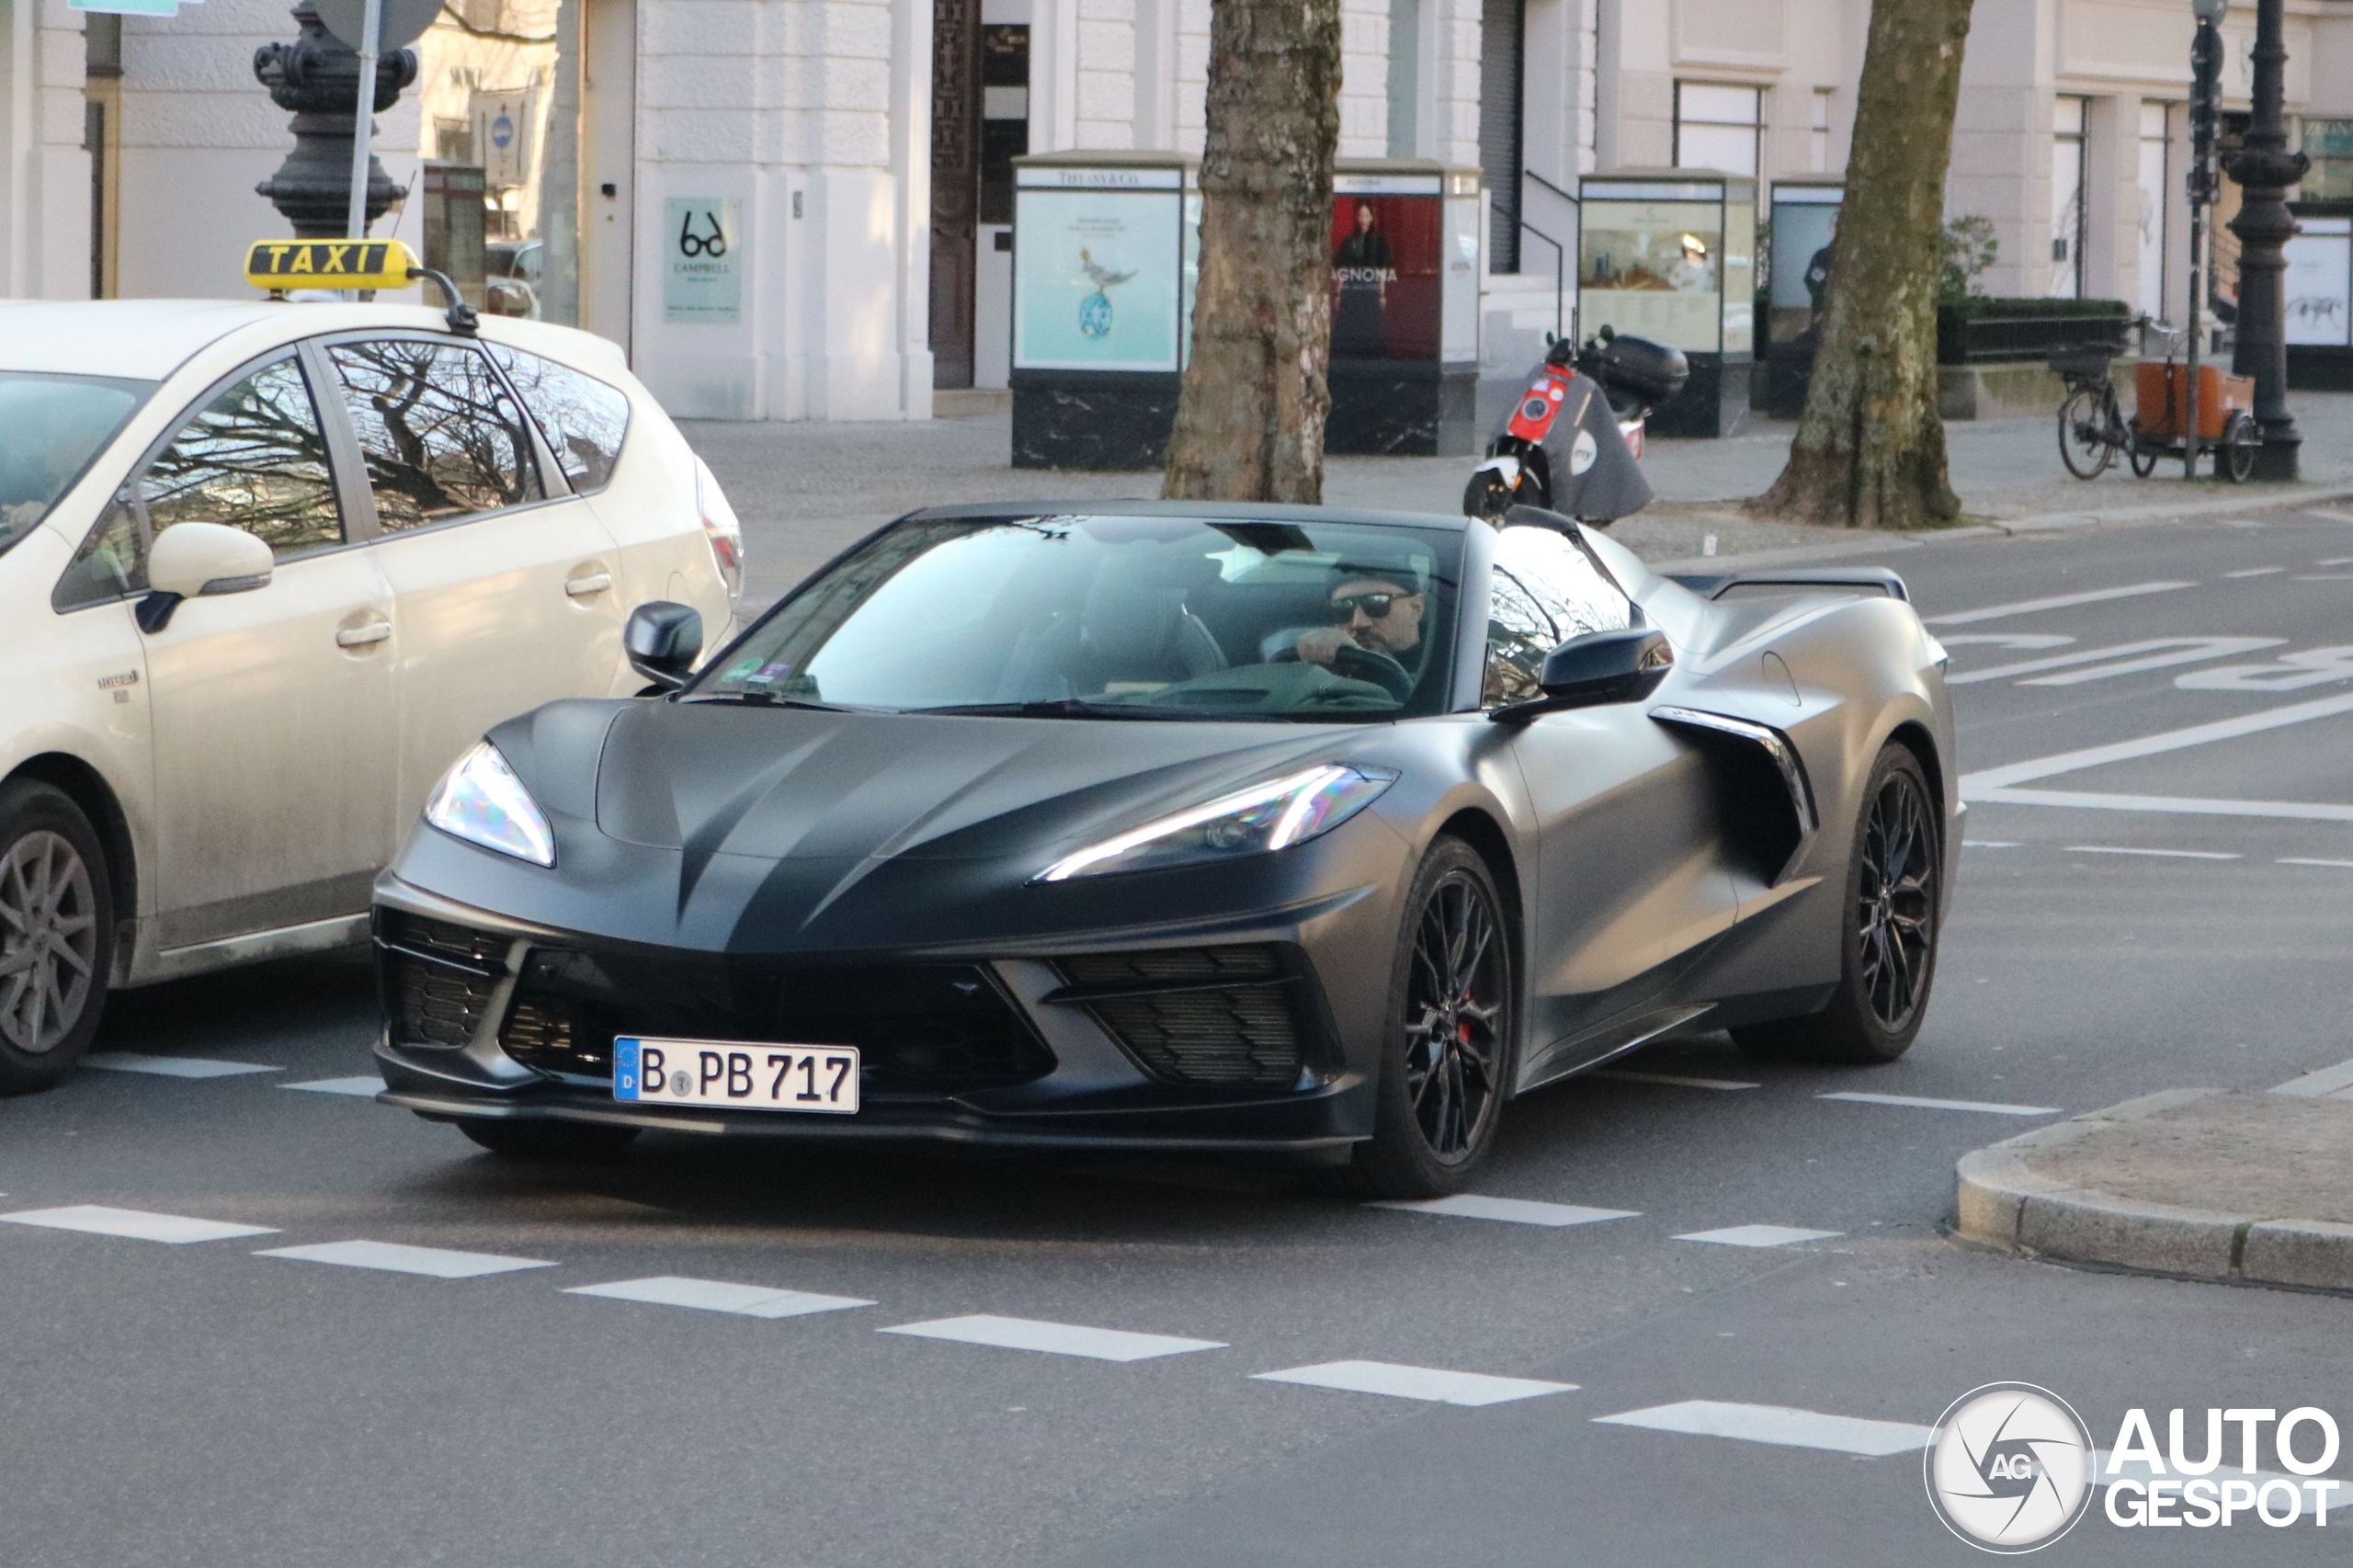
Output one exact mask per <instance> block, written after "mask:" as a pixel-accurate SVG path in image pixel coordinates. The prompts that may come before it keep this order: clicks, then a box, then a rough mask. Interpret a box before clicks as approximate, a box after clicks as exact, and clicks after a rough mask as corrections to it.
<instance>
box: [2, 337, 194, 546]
mask: <svg viewBox="0 0 2353 1568" xmlns="http://www.w3.org/2000/svg"><path fill="white" fill-rule="evenodd" d="M154 390H155V383H153V381H119V380H115V379H112V378H104V377H98V376H63V375H41V374H38V373H35V372H31V371H24V370H0V555H6V554H7V553H8V547H9V546H11V545H13V544H15V543H16V542H17V540H20V539H23V538H24V537H25V536H26V535H27V534H29V533H31V532H32V531H33V528H35V526H37V525H38V524H39V523H40V520H41V518H42V517H46V516H48V514H49V511H50V508H51V507H52V506H56V505H57V503H58V501H59V500H60V499H61V498H62V497H63V495H64V494H65V493H66V492H67V491H68V490H71V489H72V488H73V487H74V483H75V482H76V481H77V480H79V479H80V478H81V477H82V473H83V471H84V470H85V469H87V468H88V467H89V466H90V463H91V460H93V459H95V458H96V457H97V455H98V452H99V450H100V449H102V448H104V447H105V446H106V444H107V443H108V441H110V440H112V439H113V438H114V433H115V432H116V431H118V430H119V429H121V428H122V426H123V422H124V421H126V420H128V419H129V418H130V417H131V414H132V412H133V411H134V410H136V409H137V408H138V407H139V405H140V404H141V403H144V402H146V401H147V394H148V393H149V392H153V391H154Z"/></svg>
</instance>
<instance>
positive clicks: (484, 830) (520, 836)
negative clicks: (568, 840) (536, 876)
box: [425, 741, 555, 866]
mask: <svg viewBox="0 0 2353 1568" xmlns="http://www.w3.org/2000/svg"><path fill="white" fill-rule="evenodd" d="M425 820H426V822H429V823H431V824H433V825H434V826H435V827H438V828H439V829H440V830H441V831H442V832H444V833H446V834H448V835H450V836H451V837H453V838H462V839H464V840H465V841H466V842H467V843H469V844H479V845H481V846H483V848H484V849H495V850H497V851H498V852H499V853H500V854H501V855H512V856H514V857H515V858H517V859H518V860H529V862H531V864H533V865H534V866H552V865H554V864H555V834H554V833H553V832H552V831H551V829H550V828H549V827H548V819H547V815H546V813H544V812H541V811H540V803H539V802H538V801H534V800H532V799H531V792H530V791H529V790H526V789H524V788H523V781H522V780H521V779H520V778H516V777H515V770H514V769H513V768H511V767H507V766H506V758H505V757H503V756H499V755H498V748H497V747H496V746H494V745H492V744H490V743H489V742H488V741H480V742H477V743H476V744H475V745H474V748H473V750H472V751H470V752H468V753H466V755H465V756H461V757H460V758H459V759H458V763H457V766H456V767H452V768H450V769H449V772H447V773H445V774H443V775H442V776H441V782H440V783H439V784H438V785H436V786H435V787H434V790H433V798H432V799H431V800H429V801H426V802H425Z"/></svg>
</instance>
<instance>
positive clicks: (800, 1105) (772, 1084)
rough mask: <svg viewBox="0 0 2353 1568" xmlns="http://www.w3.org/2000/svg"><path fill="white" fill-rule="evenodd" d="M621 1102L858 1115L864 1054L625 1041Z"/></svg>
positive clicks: (616, 1046)
mask: <svg viewBox="0 0 2353 1568" xmlns="http://www.w3.org/2000/svg"><path fill="white" fill-rule="evenodd" d="M613 1098H615V1099H617V1100H626V1101H629V1102H631V1103H632V1104H637V1105H693V1106H725V1107H727V1108H731V1109H734V1110H798V1111H815V1112H817V1113H819V1114H821V1115H830V1116H855V1115H857V1114H858V1048H857V1047H856V1046H854V1045H753V1044H746V1043H745V1042H743V1041H741V1040H643V1039H640V1038H638V1037H636V1036H634V1035H623V1036H622V1037H621V1038H620V1039H619V1040H615V1041H613Z"/></svg>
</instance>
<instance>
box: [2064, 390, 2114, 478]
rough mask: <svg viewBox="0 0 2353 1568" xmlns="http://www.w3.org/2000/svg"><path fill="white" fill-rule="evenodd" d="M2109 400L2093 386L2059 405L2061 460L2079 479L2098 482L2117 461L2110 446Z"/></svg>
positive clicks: (2069, 397) (2072, 394)
mask: <svg viewBox="0 0 2353 1568" xmlns="http://www.w3.org/2000/svg"><path fill="white" fill-rule="evenodd" d="M2106 404H2107V400H2106V399H2105V398H2103V397H2101V396H2100V394H2099V393H2097V392H2094V391H2093V390H2092V389H2091V388H2089V387H2077V388H2076V389H2075V391H2074V392H2069V393H2068V394H2067V401H2066V402H2064V403H2061V404H2060V405H2059V460H2060V461H2062V462H2063V463H2065V464H2066V465H2067V472H2069V473H2072V474H2074V475H2075V477H2076V478H2077V479H2097V478H2098V477H2099V476H2100V475H2101V474H2103V473H2105V472H2108V465H2109V463H2110V462H2112V461H2114V460H2115V458H2116V449H2115V448H2114V447H2111V446H2109V444H2108V409H2107V406H2106Z"/></svg>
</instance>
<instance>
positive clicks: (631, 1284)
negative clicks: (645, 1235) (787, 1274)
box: [564, 1274, 874, 1318]
mask: <svg viewBox="0 0 2353 1568" xmlns="http://www.w3.org/2000/svg"><path fill="white" fill-rule="evenodd" d="M564 1294H565V1295H567V1296H603V1297H606V1298H608V1299H609V1300H612V1301H644V1302H647V1303H649V1304H650V1305H653V1306H657V1307H695V1308H699V1309H700V1310H701V1311H703V1312H733V1313H735V1314H736V1315H737V1316H739V1317H748V1318H797V1317H805V1316H807V1315H808V1314H809V1313H811V1312H841V1311H843V1310H845V1309H846V1308H849V1307H870V1306H872V1305H873V1304H874V1303H873V1302H871V1301H861V1300H859V1299H858V1297H856V1296H821V1295H817V1294H815V1293H813V1292H812V1291H808V1290H773V1289H771V1288H770V1287H768V1286H766V1285H731V1284H729V1283H728V1282H727V1281H725V1280H723V1279H683V1278H679V1277H678V1276H676V1275H675V1274H664V1275H659V1276H657V1277H655V1278H651V1279H616V1280H614V1281H613V1282H612V1283H610V1284H608V1285H574V1286H573V1287H572V1288H571V1289H570V1290H566V1291H565V1292H564Z"/></svg>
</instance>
